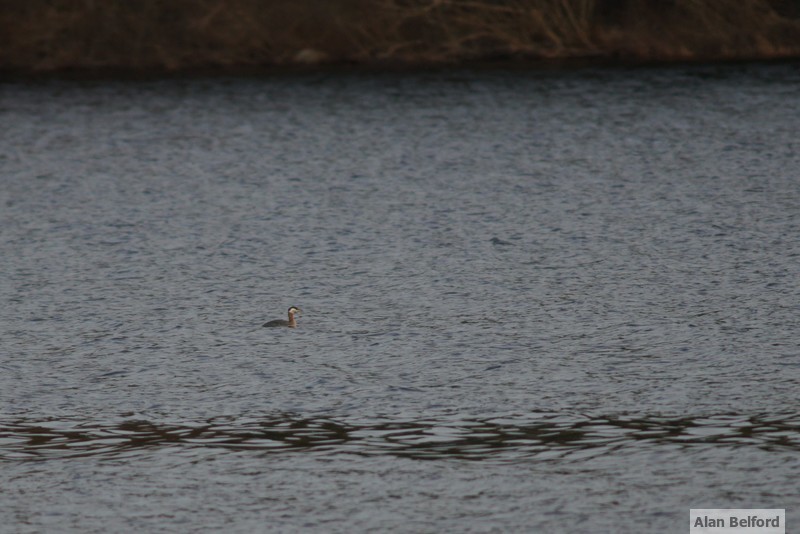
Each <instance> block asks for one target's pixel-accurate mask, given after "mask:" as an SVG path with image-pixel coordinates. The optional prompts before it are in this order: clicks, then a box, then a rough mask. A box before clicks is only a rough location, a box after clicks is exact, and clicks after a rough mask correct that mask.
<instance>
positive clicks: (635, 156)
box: [0, 65, 800, 533]
mask: <svg viewBox="0 0 800 534" xmlns="http://www.w3.org/2000/svg"><path fill="white" fill-rule="evenodd" d="M798 87H800V67H798V66H797V65H771V66H770V65H767V66H726V67H720V66H694V67H676V68H670V69H608V70H599V69H598V70H595V69H588V70H578V71H572V72H519V71H503V70H476V71H458V70H455V71H441V72H423V73H388V74H387V73H385V74H367V73H338V74H337V73H318V74H298V75H290V76H281V77H267V78H262V79H252V78H251V79H195V80H166V81H142V82H108V81H92V82H90V81H85V82H76V81H72V82H68V81H49V82H39V83H21V82H13V83H5V84H3V85H2V86H0V124H2V128H0V185H1V186H2V188H1V190H0V266H1V267H2V270H1V271H0V272H1V273H2V277H1V278H0V299H1V300H0V302H2V307H1V308H0V329H2V332H1V334H0V335H1V336H2V338H1V340H0V462H2V463H0V502H2V506H0V531H2V532H25V533H27V532H30V533H33V532H57V531H80V532H85V533H94V532H98V533H99V532H133V531H142V532H145V531H158V532H176V533H177V532H181V533H183V532H213V531H221V530H225V531H229V532H237V533H238V532H242V533H244V532H258V531H265V532H266V531H270V532H271V531H276V532H326V533H327V532H351V531H357V532H367V531H371V532H380V531H394V532H431V533H434V532H523V531H525V532H623V533H624V532H686V531H688V528H687V527H686V523H687V518H688V514H689V509H690V508H786V509H787V521H788V523H789V525H790V529H793V528H795V527H794V526H793V525H797V524H798V523H800V508H798V507H797V503H798V502H800V485H799V484H798V482H797V481H798V480H799V479H800V454H799V453H800V409H798V397H799V396H800V350H799V346H798V327H800V321H799V318H800V284H798V275H800V239H799V236H800V171H799V170H798V169H800V90H798ZM291 305H296V306H299V307H301V308H303V310H304V313H303V314H302V315H301V316H300V317H299V327H298V328H297V329H288V328H287V329H266V328H262V327H261V324H262V323H263V322H265V321H266V320H270V319H277V318H285V313H286V311H285V310H286V309H287V308H288V307H289V306H291Z"/></svg>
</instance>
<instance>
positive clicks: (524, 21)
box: [0, 0, 800, 71]
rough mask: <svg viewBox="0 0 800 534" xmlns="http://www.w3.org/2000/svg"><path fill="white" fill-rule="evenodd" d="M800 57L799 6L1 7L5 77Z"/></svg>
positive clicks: (392, 2)
mask: <svg viewBox="0 0 800 534" xmlns="http://www.w3.org/2000/svg"><path fill="white" fill-rule="evenodd" d="M582 57H597V58H615V59H621V60H692V59H701V60H720V59H754V58H781V57H800V0H648V1H640V0H130V1H119V2H112V1H101V0H0V68H2V69H7V70H22V71H52V70H60V69H86V68H89V69H91V68H119V69H132V70H147V69H163V70H181V69H198V68H231V67H244V66H271V65H286V64H297V63H323V62H328V63H336V62H345V63H358V64H374V63H378V64H381V63H383V64H437V63H453V62H459V61H465V60H487V59H511V58H524V59H542V58H547V59H569V58H582Z"/></svg>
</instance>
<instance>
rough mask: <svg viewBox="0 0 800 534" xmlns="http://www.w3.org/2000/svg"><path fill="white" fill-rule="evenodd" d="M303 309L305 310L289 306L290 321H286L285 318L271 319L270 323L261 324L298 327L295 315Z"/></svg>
mask: <svg viewBox="0 0 800 534" xmlns="http://www.w3.org/2000/svg"><path fill="white" fill-rule="evenodd" d="M301 311H303V310H301V309H300V308H298V307H297V306H292V307H291V308H289V320H288V321H286V320H284V319H275V320H274V321H270V322H268V323H264V324H263V325H261V326H270V327H272V326H287V327H289V328H296V327H297V321H296V320H295V319H294V315H295V314H296V313H300V312H301Z"/></svg>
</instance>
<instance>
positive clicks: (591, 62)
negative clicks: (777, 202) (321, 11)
mask: <svg viewBox="0 0 800 534" xmlns="http://www.w3.org/2000/svg"><path fill="white" fill-rule="evenodd" d="M779 65H797V66H798V67H800V56H790V57H779V58H727V59H718V58H700V59H691V60H687V59H680V60H674V59H651V60H630V59H624V60H623V59H609V58H601V59H597V58H595V59H587V58H561V59H547V60H521V59H510V60H471V61H461V62H451V63H408V62H404V63H389V62H381V63H345V62H342V63H324V64H317V65H307V64H290V65H263V66H254V65H228V66H224V67H220V66H213V67H195V68H185V69H163V68H147V69H143V68H138V69H131V68H123V67H94V68H63V69H58V70H48V71H35V70H29V69H28V70H26V69H2V68H0V84H2V83H26V82H33V83H36V82H47V81H53V80H56V81H70V82H82V81H87V82H91V81H125V82H148V81H158V80H192V79H214V78H281V77H288V78H290V77H293V76H311V75H322V76H327V75H344V76H348V75H362V74H364V75H395V74H396V75H403V74H419V73H447V72H458V71H473V72H474V71H485V72H491V71H506V72H524V73H567V72H580V71H583V70H594V69H598V70H638V69H671V68H710V67H718V68H735V67H737V66H738V67H752V66H779Z"/></svg>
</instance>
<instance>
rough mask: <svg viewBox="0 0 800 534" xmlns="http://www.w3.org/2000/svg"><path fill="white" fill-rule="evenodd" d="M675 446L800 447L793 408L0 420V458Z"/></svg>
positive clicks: (439, 455) (493, 452)
mask: <svg viewBox="0 0 800 534" xmlns="http://www.w3.org/2000/svg"><path fill="white" fill-rule="evenodd" d="M665 444H680V445H681V446H683V447H685V448H691V447H704V446H709V445H714V446H726V447H730V448H736V447H758V448H761V449H764V450H776V451H778V450H782V451H787V452H789V451H794V452H800V417H798V415H797V414H785V415H778V414H770V415H759V416H746V415H737V414H721V415H713V416H706V417H682V418H670V417H646V418H643V417H639V416H630V417H626V416H615V417H589V416H567V415H564V414H536V415H535V416H529V417H523V418H519V417H503V418H491V419H474V420H466V421H452V422H448V421H441V422H437V421H429V420H420V421H384V422H374V423H372V424H352V423H348V422H343V421H336V420H332V419H330V420H328V419H306V418H302V417H292V416H290V415H285V416H282V417H274V418H263V419H260V418H249V419H245V420H241V419H236V418H233V417H220V418H215V419H213V420H209V421H204V422H199V423H197V424H193V425H176V424H159V423H153V422H149V421H142V420H136V419H131V420H126V421H123V422H121V423H119V424H116V425H111V426H106V425H96V424H89V423H86V422H82V421H63V420H62V421H56V420H52V421H38V422H37V421H25V420H20V421H13V422H9V423H7V424H5V425H2V426H0V459H6V460H11V459H16V460H24V459H29V460H43V459H52V458H71V457H82V456H91V455H99V456H103V457H109V458H114V457H116V456H118V455H119V454H120V453H125V452H128V451H137V450H139V449H145V450H146V449H162V448H189V449H190V448H195V447H198V448H206V447H210V448H223V449H231V450H248V451H269V452H275V453H279V452H310V453H351V454H362V455H390V456H392V455H394V456H401V457H406V458H415V459H463V460H492V459H498V458H499V459H503V460H509V461H514V460H521V459H525V458H534V459H536V460H560V459H569V457H570V456H571V455H574V454H579V456H580V457H581V458H582V459H583V458H585V457H586V453H591V452H594V453H596V454H604V453H605V452H607V451H610V450H612V449H613V450H618V449H624V448H625V447H635V448H637V449H641V447H643V446H644V447H658V446H660V445H665Z"/></svg>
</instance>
